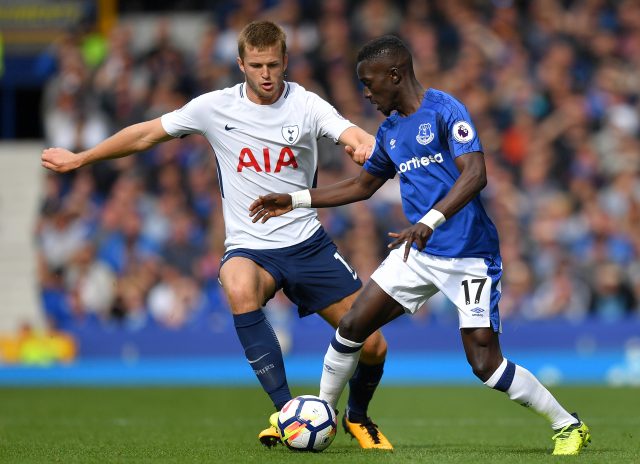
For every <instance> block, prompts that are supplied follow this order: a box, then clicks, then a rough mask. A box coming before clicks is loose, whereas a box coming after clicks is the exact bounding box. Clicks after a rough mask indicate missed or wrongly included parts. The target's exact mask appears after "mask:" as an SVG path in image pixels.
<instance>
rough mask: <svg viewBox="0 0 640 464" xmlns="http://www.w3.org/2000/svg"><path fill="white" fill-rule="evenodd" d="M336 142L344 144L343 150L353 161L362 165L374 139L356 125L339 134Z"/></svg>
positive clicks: (371, 149) (369, 154)
mask: <svg viewBox="0 0 640 464" xmlns="http://www.w3.org/2000/svg"><path fill="white" fill-rule="evenodd" d="M338 142H340V143H341V144H343V145H344V151H345V152H346V153H347V155H349V156H350V157H351V159H352V160H353V161H354V162H356V163H358V164H359V165H363V164H364V162H365V161H366V160H367V159H368V158H369V156H371V153H372V152H373V146H374V145H375V142H376V139H375V137H374V136H373V135H371V134H369V133H368V132H366V131H364V130H363V129H360V128H359V127H358V126H351V127H349V128H348V129H346V130H345V131H344V132H343V133H342V134H340V137H339V138H338Z"/></svg>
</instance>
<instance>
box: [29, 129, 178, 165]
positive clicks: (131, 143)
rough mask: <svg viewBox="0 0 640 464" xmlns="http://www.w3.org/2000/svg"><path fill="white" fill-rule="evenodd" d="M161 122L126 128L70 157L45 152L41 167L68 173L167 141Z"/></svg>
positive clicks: (58, 150) (51, 150) (52, 150)
mask: <svg viewBox="0 0 640 464" xmlns="http://www.w3.org/2000/svg"><path fill="white" fill-rule="evenodd" d="M171 138H173V137H171V136H170V135H169V134H167V132H166V131H165V130H164V128H163V127H162V123H161V122H160V118H157V119H152V120H151V121H145V122H141V123H139V124H134V125H132V126H129V127H125V128H124V129H122V130H121V131H120V132H117V133H116V134H114V135H112V136H111V137H109V138H108V139H106V140H104V141H102V142H100V143H99V144H98V145H96V146H95V147H93V148H90V149H88V150H86V151H83V152H80V153H73V152H72V151H69V150H66V149H64V148H47V149H46V150H44V151H43V152H42V157H41V161H42V166H43V167H45V168H47V169H51V170H52V171H55V172H68V171H72V170H74V169H77V168H80V167H82V166H86V165H87V164H91V163H94V162H96V161H101V160H107V159H113V158H122V157H123V156H127V155H131V154H132V153H137V152H140V151H144V150H148V149H149V148H151V147H152V146H154V145H156V144H158V143H160V142H164V141H166V140H170V139H171Z"/></svg>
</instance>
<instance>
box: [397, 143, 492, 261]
mask: <svg viewBox="0 0 640 464" xmlns="http://www.w3.org/2000/svg"><path fill="white" fill-rule="evenodd" d="M455 162H456V166H457V167H458V170H459V171H460V177H458V179H457V180H456V181H455V183H454V184H453V187H451V190H449V193H447V194H446V195H445V196H444V198H442V200H440V201H439V202H438V203H436V204H435V205H434V206H433V208H432V209H431V211H429V212H427V214H426V215H425V216H424V217H423V218H422V219H420V221H418V222H416V223H415V224H414V225H412V226H411V227H407V228H406V229H404V230H403V231H402V232H399V233H396V232H389V237H392V238H394V239H395V240H394V241H393V242H391V243H390V244H389V248H395V247H397V246H400V245H402V244H403V243H404V244H405V248H404V260H405V261H406V260H407V258H408V257H409V251H410V250H411V246H412V244H413V243H415V244H416V245H417V247H418V250H423V249H424V247H425V246H427V242H428V241H429V238H430V237H431V234H433V231H434V229H435V228H436V227H437V226H438V225H440V224H442V223H443V222H444V221H445V220H446V219H448V218H450V217H451V216H453V215H454V214H456V213H457V212H458V211H460V210H461V209H462V208H463V207H464V205H466V204H467V203H469V202H470V201H471V200H472V199H473V198H475V197H476V195H478V194H479V193H480V191H481V190H482V189H483V188H484V186H485V185H487V171H486V168H485V164H484V155H483V154H482V153H480V152H472V153H467V154H464V155H461V156H458V157H457V158H456V160H455Z"/></svg>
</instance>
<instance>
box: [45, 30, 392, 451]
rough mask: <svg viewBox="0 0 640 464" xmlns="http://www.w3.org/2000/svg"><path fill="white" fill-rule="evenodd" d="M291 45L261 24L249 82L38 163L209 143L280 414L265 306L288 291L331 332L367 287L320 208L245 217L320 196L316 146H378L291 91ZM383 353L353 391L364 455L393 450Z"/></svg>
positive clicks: (237, 293)
mask: <svg viewBox="0 0 640 464" xmlns="http://www.w3.org/2000/svg"><path fill="white" fill-rule="evenodd" d="M285 41H286V36H285V34H284V32H283V30H282V29H281V28H280V27H279V26H277V25H276V24H274V23H272V22H269V21H258V22H253V23H251V24H249V25H247V26H246V27H245V28H244V29H243V31H242V32H241V33H240V36H239V39H238V52H239V57H238V66H239V67H240V69H241V70H242V72H243V73H244V75H245V82H243V83H240V84H237V85H236V86H234V87H231V88H227V89H224V90H218V91H213V92H210V93H207V94H204V95H201V96H199V97H197V98H195V99H193V100H192V101H190V102H189V103H187V104H186V105H185V106H184V107H182V108H181V109H178V110H176V111H173V112H171V113H168V114H165V115H163V116H162V117H161V118H158V119H154V120H151V121H146V122H143V123H140V124H135V125H132V126H129V127H127V128H125V129H123V130H121V131H120V132H118V133H116V134H115V135H113V136H112V137H110V138H108V139H107V140H105V141H103V142H101V143H100V144H98V145H97V146H95V147H93V148H91V149H89V150H86V151H84V152H81V153H77V154H76V153H72V152H70V151H68V150H65V149H63V148H49V149H46V150H44V151H43V153H42V165H43V166H44V167H46V168H48V169H52V170H54V171H56V172H67V171H70V170H72V169H76V168H79V167H82V166H85V165H87V164H90V163H93V162H96V161H100V160H106V159H112V158H119V157H123V156H127V155H130V154H132V153H136V152H140V151H143V150H147V149H149V148H151V147H152V146H154V145H156V144H158V143H160V142H164V141H167V140H171V139H172V138H174V137H182V136H185V135H189V134H200V135H203V136H204V137H206V138H207V140H208V141H209V143H210V144H211V147H212V148H213V151H214V155H215V157H216V162H217V168H218V178H219V181H220V193H221V195H222V198H223V202H222V204H223V215H224V219H225V229H226V240H225V247H226V252H225V255H224V257H223V259H222V263H221V268H220V282H221V283H222V287H223V289H224V292H225V295H226V297H227V300H228V302H229V305H230V306H231V311H232V313H233V318H234V325H235V327H236V331H237V334H238V338H239V340H240V342H241V343H242V345H243V347H244V350H245V355H246V357H247V360H248V361H249V363H250V365H251V368H252V369H253V370H254V372H255V374H256V376H257V378H258V380H259V381H260V383H261V384H262V387H263V389H264V390H265V391H266V392H267V393H268V394H269V396H270V398H271V400H272V402H273V404H274V406H275V408H276V410H277V411H279V410H280V409H281V408H282V406H283V405H284V404H285V403H286V402H287V401H289V400H290V399H291V393H290V391H289V386H288V384H287V379H286V374H285V367H284V362H283V358H282V351H281V349H280V345H279V343H278V340H277V338H276V336H275V334H274V332H273V329H272V328H271V325H270V324H269V322H268V320H267V319H266V318H265V316H264V313H263V311H262V306H263V305H264V304H265V302H266V301H268V300H269V299H270V298H271V297H273V295H274V294H275V292H277V291H278V290H279V289H283V291H284V293H285V294H286V295H287V296H288V297H289V298H290V299H291V300H292V301H293V302H294V303H296V304H297V306H298V312H299V314H300V316H301V317H302V316H306V315H308V314H312V313H318V314H319V315H320V316H321V317H322V318H323V319H325V320H326V321H327V322H328V323H330V324H331V325H332V326H333V327H334V328H335V327H337V326H338V323H339V322H340V319H341V318H342V316H343V315H344V314H346V312H347V310H348V309H349V308H350V306H351V304H352V303H353V301H354V300H355V297H356V295H357V293H358V291H359V289H360V288H361V286H362V283H361V282H360V280H359V279H358V277H357V274H356V272H355V271H354V270H353V269H351V267H350V266H349V265H348V264H347V262H346V261H345V260H344V258H343V257H342V256H341V255H340V254H339V253H338V250H337V248H336V246H335V244H334V243H333V242H332V241H331V239H330V238H329V237H328V236H327V235H326V233H325V232H324V229H323V228H322V226H321V224H320V222H319V221H318V218H317V214H316V211H315V210H314V209H311V208H301V209H297V210H296V211H295V212H294V213H292V214H291V215H288V216H287V217H283V218H278V219H275V220H274V221H272V222H271V223H270V227H265V226H263V225H258V224H254V223H253V222H252V221H251V219H250V218H249V216H248V214H247V208H248V206H249V205H250V204H251V202H252V200H253V199H254V198H256V197H258V196H260V195H262V194H266V193H268V192H272V191H284V192H293V191H298V190H301V189H308V188H310V187H312V186H315V182H316V175H317V140H318V139H319V138H320V137H330V138H331V139H333V140H335V141H338V142H340V143H342V144H343V145H345V146H346V148H345V150H346V151H347V153H348V154H349V155H351V157H352V158H353V159H354V160H355V161H356V162H359V163H363V162H364V161H365V158H366V155H367V154H368V152H370V151H371V149H372V146H373V141H374V139H373V137H372V136H371V135H369V134H367V133H366V132H365V131H363V130H362V129H360V128H359V127H357V126H355V125H354V124H352V123H351V122H349V121H347V120H346V119H344V118H343V117H342V116H340V114H339V113H338V112H337V111H336V110H335V108H333V106H331V105H330V104H329V103H327V102H326V101H324V100H323V99H321V98H320V97H319V96H317V95H316V94H314V93H312V92H308V91H306V90H305V89H304V88H302V87H301V86H299V85H297V84H295V83H292V82H285V81H284V72H285V69H286V67H287V54H286V42H285ZM386 350H387V346H386V342H385V340H384V338H383V336H382V334H381V333H380V332H379V331H377V332H375V333H374V334H372V335H371V336H370V337H368V339H367V341H366V342H365V343H364V349H363V350H362V355H361V357H360V360H361V362H360V363H359V366H358V369H357V371H356V372H355V374H354V375H353V377H352V379H351V383H350V396H349V401H348V406H347V413H345V414H348V421H347V429H346V431H347V432H349V433H350V434H351V435H352V436H353V437H355V438H356V439H357V440H358V442H359V444H360V446H361V447H363V448H377V449H392V446H391V444H390V443H389V441H388V440H387V439H386V437H385V436H384V435H383V434H382V433H381V432H380V430H379V429H378V427H377V426H376V425H375V424H374V423H373V422H372V421H371V419H370V418H369V417H368V415H367V409H368V405H369V402H370V401H371V398H372V396H373V393H374V391H375V389H376V387H377V385H378V383H379V382H380V379H381V377H382V372H383V365H384V359H385V356H386ZM271 416H272V417H270V422H271V426H270V427H268V428H267V429H265V430H263V431H262V432H260V434H259V439H260V441H261V442H262V443H263V444H264V445H265V446H269V447H270V446H273V445H275V444H277V443H278V442H279V441H280V440H279V436H278V433H277V430H276V429H275V427H274V426H273V419H274V417H273V416H274V414H272V415H271Z"/></svg>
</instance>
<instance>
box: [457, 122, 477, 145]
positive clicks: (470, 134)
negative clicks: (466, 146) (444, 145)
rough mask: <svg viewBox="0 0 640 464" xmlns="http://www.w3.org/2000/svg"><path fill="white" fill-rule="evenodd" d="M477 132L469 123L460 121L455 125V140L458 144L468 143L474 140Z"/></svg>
mask: <svg viewBox="0 0 640 464" xmlns="http://www.w3.org/2000/svg"><path fill="white" fill-rule="evenodd" d="M475 135H476V134H475V132H474V130H473V127H471V124H469V123H468V122H467V121H458V122H457V123H455V124H454V125H453V138H454V139H455V140H456V142H460V143H467V142H470V141H471V140H473V138H474V137H475Z"/></svg>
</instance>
